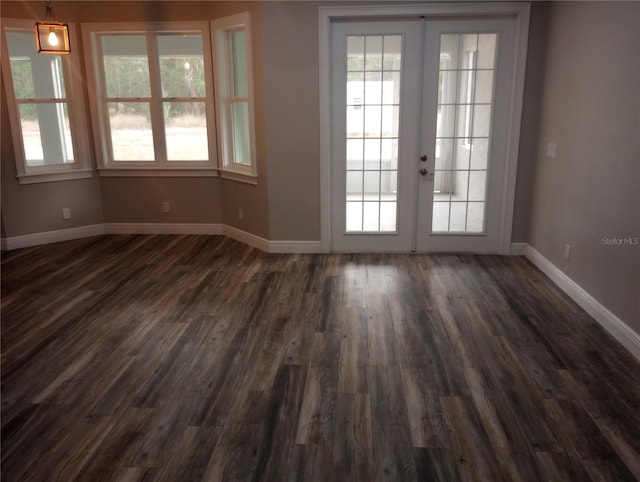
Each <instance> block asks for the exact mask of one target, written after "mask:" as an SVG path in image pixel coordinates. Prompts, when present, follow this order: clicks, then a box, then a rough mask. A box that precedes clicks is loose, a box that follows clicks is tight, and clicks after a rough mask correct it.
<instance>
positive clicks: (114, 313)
mask: <svg viewBox="0 0 640 482" xmlns="http://www.w3.org/2000/svg"><path fill="white" fill-rule="evenodd" d="M1 276H2V467H1V470H2V480H3V481H8V482H13V481H20V480H24V481H45V480H46V481H49V480H59V481H64V482H67V481H74V480H82V481H92V482H93V481H107V480H109V481H111V480H122V481H138V480H145V481H146V480H159V481H190V480H193V481H199V480H228V481H267V482H278V481H304V482H311V481H321V482H325V481H326V482H330V481H394V482H396V481H436V480H441V481H474V480H479V481H491V482H493V481H499V480H505V481H520V480H522V481H535V482H538V481H547V480H551V481H572V482H574V481H633V480H638V479H640V364H639V363H638V361H637V360H635V359H634V358H633V357H632V356H631V355H630V354H629V353H628V352H626V351H625V349H624V348H622V347H621V346H620V345H619V344H617V342H615V341H614V340H613V338H611V337H610V336H609V335H608V334H607V333H606V332H605V331H604V330H603V329H602V328H601V327H600V326H599V325H598V324H597V323H596V322H595V321H594V320H593V319H591V318H590V317H589V316H588V315H587V314H585V312H584V311H582V310H581V309H580V308H579V307H578V306H577V305H576V304H574V303H573V302H572V301H571V300H569V299H568V298H567V297H566V296H565V295H564V294H563V293H562V292H561V291H560V290H559V289H558V288H557V287H556V286H555V285H553V284H552V283H551V282H550V281H549V280H548V279H547V278H546V277H545V276H544V275H543V274H542V273H541V272H539V271H538V270H537V269H536V268H535V267H533V266H532V265H531V264H530V263H529V262H528V261H527V260H525V259H524V258H522V257H499V256H466V255H465V256H456V255H419V254H418V255H415V254H414V255H371V254H369V255H346V254H342V255H269V254H265V253H262V252H260V251H257V250H255V249H252V248H249V247H247V246H244V245H242V244H240V243H238V242H235V241H233V240H230V239H226V238H223V237H216V236H102V237H98V238H87V239H81V240H76V241H70V242H65V243H57V244H51V245H46V246H40V247H34V248H25V249H20V250H16V251H12V252H9V253H3V255H2V273H1Z"/></svg>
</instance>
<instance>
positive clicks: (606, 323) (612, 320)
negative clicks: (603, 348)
mask: <svg viewBox="0 0 640 482" xmlns="http://www.w3.org/2000/svg"><path fill="white" fill-rule="evenodd" d="M524 254H525V256H526V257H527V259H529V261H531V262H532V263H533V264H534V265H535V266H536V267H538V268H539V269H540V271H542V272H543V273H544V274H546V275H547V276H548V277H549V279H551V281H553V282H554V283H555V284H556V285H557V286H558V287H559V288H560V289H561V290H562V291H564V292H565V293H566V294H567V295H568V296H569V298H571V299H572V300H573V301H575V302H576V303H577V304H578V305H579V306H580V307H581V308H582V309H583V310H585V311H586V312H587V313H588V314H589V315H591V317H593V319H595V320H596V321H597V322H598V323H599V324H600V325H601V326H602V327H603V328H604V329H605V330H607V331H608V332H609V333H610V334H611V335H612V336H613V337H614V338H615V339H616V340H618V341H619V342H620V343H621V344H622V345H623V346H624V347H625V348H626V349H627V350H629V352H631V354H632V355H633V356H634V357H636V359H638V360H640V334H638V333H636V332H635V331H633V330H632V329H631V328H630V327H629V326H628V325H627V324H626V323H625V322H624V321H622V320H621V319H620V318H618V317H617V316H616V315H614V314H613V313H612V312H611V311H609V310H608V309H607V308H606V307H605V306H604V305H602V303H600V302H599V301H598V300H596V299H595V298H594V297H593V296H591V295H590V294H589V293H587V292H586V291H585V290H584V289H583V288H582V287H581V286H580V285H578V284H577V283H576V282H575V281H573V280H572V279H571V278H569V277H568V276H567V275H566V274H565V273H563V272H562V271H561V270H560V269H559V268H558V267H557V266H555V265H554V264H553V263H552V262H551V261H549V260H548V259H547V258H545V257H544V256H543V255H542V254H540V253H539V252H538V251H537V250H536V249H535V248H533V247H532V246H530V245H528V244H525V246H524Z"/></svg>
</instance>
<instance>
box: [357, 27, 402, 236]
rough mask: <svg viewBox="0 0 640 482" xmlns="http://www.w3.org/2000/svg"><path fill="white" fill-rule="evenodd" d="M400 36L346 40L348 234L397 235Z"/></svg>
mask: <svg viewBox="0 0 640 482" xmlns="http://www.w3.org/2000/svg"><path fill="white" fill-rule="evenodd" d="M401 62H402V36H400V35H374V36H367V35H365V36H349V37H347V79H346V80H347V89H346V91H347V99H346V100H347V105H346V121H347V124H346V133H345V134H346V136H345V137H346V138H347V140H346V143H347V144H346V155H347V159H346V171H347V172H346V193H345V205H346V226H345V229H346V232H373V233H375V232H396V231H397V199H398V197H397V196H398V193H397V189H398V182H397V174H398V172H397V171H398V138H399V136H400V132H399V124H400V85H401V84H400V82H401Z"/></svg>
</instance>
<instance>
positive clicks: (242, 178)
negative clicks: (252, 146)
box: [220, 169, 258, 186]
mask: <svg viewBox="0 0 640 482" xmlns="http://www.w3.org/2000/svg"><path fill="white" fill-rule="evenodd" d="M220 177H221V178H222V179H229V180H230V181H237V182H243V183H245V184H252V185H253V186H256V185H257V184H258V176H256V175H255V174H245V173H243V172H237V171H229V170H225V169H220Z"/></svg>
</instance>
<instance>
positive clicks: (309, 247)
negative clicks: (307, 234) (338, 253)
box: [269, 241, 322, 254]
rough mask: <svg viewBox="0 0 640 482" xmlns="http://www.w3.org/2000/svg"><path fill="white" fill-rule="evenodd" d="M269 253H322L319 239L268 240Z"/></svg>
mask: <svg viewBox="0 0 640 482" xmlns="http://www.w3.org/2000/svg"><path fill="white" fill-rule="evenodd" d="M269 253H284V254H287V253H297V254H315V253H322V243H321V242H320V241H269Z"/></svg>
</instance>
